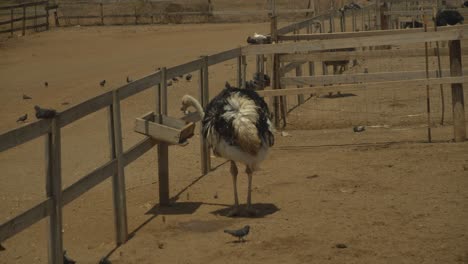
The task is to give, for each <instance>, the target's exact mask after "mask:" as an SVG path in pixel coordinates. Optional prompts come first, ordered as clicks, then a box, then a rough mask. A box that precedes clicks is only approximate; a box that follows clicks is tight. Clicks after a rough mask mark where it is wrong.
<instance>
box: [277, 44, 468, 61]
mask: <svg viewBox="0 0 468 264" xmlns="http://www.w3.org/2000/svg"><path fill="white" fill-rule="evenodd" d="M462 52H463V54H465V55H468V48H467V47H464V48H462ZM428 55H429V56H437V50H436V49H435V48H434V49H429V50H428ZM448 55H449V51H448V49H440V56H448ZM423 56H425V52H424V49H404V50H366V51H334V52H312V53H297V54H284V55H281V56H280V61H281V62H291V61H334V60H352V59H368V58H385V57H388V58H408V57H423Z"/></svg>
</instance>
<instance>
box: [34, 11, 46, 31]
mask: <svg viewBox="0 0 468 264" xmlns="http://www.w3.org/2000/svg"><path fill="white" fill-rule="evenodd" d="M46 8H47V7H46ZM34 31H35V32H37V5H34Z"/></svg>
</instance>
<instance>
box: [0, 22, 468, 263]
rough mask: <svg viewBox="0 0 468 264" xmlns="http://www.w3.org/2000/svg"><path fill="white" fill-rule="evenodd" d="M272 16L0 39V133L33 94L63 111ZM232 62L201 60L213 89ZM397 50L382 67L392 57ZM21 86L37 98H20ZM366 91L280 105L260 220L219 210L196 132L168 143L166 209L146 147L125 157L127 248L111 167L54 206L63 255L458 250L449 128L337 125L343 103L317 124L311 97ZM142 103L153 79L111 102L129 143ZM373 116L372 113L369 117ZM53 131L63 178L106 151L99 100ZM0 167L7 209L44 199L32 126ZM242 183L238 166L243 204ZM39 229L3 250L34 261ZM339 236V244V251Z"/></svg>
mask: <svg viewBox="0 0 468 264" xmlns="http://www.w3.org/2000/svg"><path fill="white" fill-rule="evenodd" d="M268 27H269V25H268V24H239V25H234V24H223V25H179V26H154V27H150V26H140V27H132V26H128V27H105V28H99V27H96V28H93V27H91V28H83V27H82V28H66V29H60V30H54V31H50V32H45V33H41V34H35V35H29V36H27V37H24V38H19V39H11V40H9V41H7V42H2V43H0V58H1V59H0V79H1V80H2V86H1V87H0V92H1V94H2V96H1V97H0V120H1V122H0V131H1V132H5V131H7V130H9V129H12V128H15V127H16V126H18V124H16V123H15V120H16V118H17V117H18V116H19V115H21V114H24V113H28V114H29V115H30V117H31V120H34V118H33V111H32V106H33V105H34V104H39V105H42V106H47V107H54V108H57V109H58V110H63V109H65V108H67V107H69V106H70V105H73V104H76V103H79V102H81V101H83V100H85V99H86V98H89V97H91V96H93V95H97V94H100V93H102V92H103V91H107V90H109V89H112V88H116V87H118V86H120V85H122V84H124V83H125V79H126V76H130V77H131V78H133V79H136V78H139V77H141V76H144V75H146V74H148V73H150V72H152V71H154V70H155V68H156V67H161V66H173V65H177V64H179V63H182V62H186V61H189V60H191V59H193V58H196V57H197V56H199V55H203V54H212V53H215V52H217V51H222V50H226V49H229V48H232V47H236V46H238V45H240V44H243V43H244V40H245V37H246V36H247V34H251V33H252V32H255V31H257V32H266V31H267V30H268ZM251 61H252V60H251V59H249V62H251ZM235 63H236V62H235V61H234V60H233V61H229V62H225V63H222V64H220V65H218V66H215V67H212V68H210V90H211V93H212V94H215V93H216V91H218V90H219V89H220V88H221V87H222V86H223V84H224V82H225V81H231V82H233V83H235V82H234V80H235V75H236V72H235ZM392 63H394V64H392ZM398 63H400V62H398V61H393V62H392V61H390V62H388V64H387V65H393V66H391V67H394V68H393V69H395V68H397V67H398ZM251 65H252V64H251ZM359 67H365V64H361V66H359ZM251 68H252V67H249V72H251V71H252V69H251ZM358 69H359V68H356V69H355V70H356V71H357V70H358ZM194 75H195V78H194V79H193V80H192V81H191V82H186V81H179V82H177V83H175V84H174V85H173V86H172V88H171V90H170V91H169V96H170V103H169V105H170V111H169V114H170V115H173V116H180V113H179V112H178V111H177V109H178V106H179V103H178V101H179V98H180V96H181V95H183V94H185V93H191V94H194V95H196V94H197V89H196V87H197V82H198V80H197V78H196V74H194ZM102 79H106V80H107V83H108V84H107V85H106V87H104V88H101V87H100V86H99V82H100V81H101V80H102ZM44 81H48V82H49V86H48V87H44V85H43V82H44ZM396 91H397V94H399V92H398V90H396ZM23 93H25V94H28V95H30V96H31V97H33V99H32V100H30V101H23V100H22V99H21V96H22V94H23ZM408 94H410V93H408ZM372 95H373V94H372V93H370V94H366V98H369V99H372ZM374 95H379V97H378V98H379V100H376V101H377V102H379V103H377V104H376V107H377V108H375V109H374V110H375V111H380V113H382V114H383V115H387V116H391V114H392V113H391V112H390V113H389V109H391V108H388V105H387V104H388V103H391V102H388V100H387V101H386V99H388V96H386V95H385V94H383V95H382V94H379V93H378V92H375V93H374ZM363 96H364V95H362V94H359V95H358V96H354V97H349V98H338V99H336V100H332V99H326V98H315V97H314V98H312V99H311V100H308V101H307V103H306V104H305V105H304V106H301V107H299V108H298V109H297V110H295V111H293V112H292V114H291V118H290V119H289V123H290V124H289V130H288V131H287V132H288V133H289V136H281V134H280V133H277V135H276V137H277V142H276V145H275V147H274V148H273V149H272V151H271V155H270V157H269V158H268V159H267V160H266V161H265V163H264V164H263V166H262V170H261V171H259V172H258V173H256V174H255V175H254V181H253V184H254V192H253V201H254V203H255V206H256V208H257V209H258V210H259V211H260V212H261V214H260V216H259V217H257V218H229V217H226V216H225V213H226V211H227V210H229V207H230V205H231V204H232V202H233V195H232V182H231V177H230V175H229V166H227V164H226V163H225V161H224V160H222V159H218V158H214V159H213V168H214V170H213V172H211V173H210V174H208V175H205V176H201V175H200V169H199V154H198V149H199V143H198V135H196V136H195V137H194V138H193V139H192V140H191V144H189V145H188V146H186V147H171V149H170V155H171V157H170V162H171V164H170V169H171V186H170V189H171V195H172V196H173V197H174V202H175V203H174V204H173V206H171V207H169V208H159V207H158V206H157V197H158V193H157V183H158V182H157V161H156V150H154V149H153V150H151V151H149V152H148V153H147V154H145V155H144V156H142V157H141V158H140V159H138V160H137V161H136V162H134V163H133V164H131V165H130V166H128V167H127V168H126V170H125V173H126V184H127V188H126V189H127V205H128V216H129V218H128V220H129V231H130V232H131V234H132V236H131V237H132V238H131V239H130V240H129V241H128V243H126V244H125V245H123V246H121V247H118V248H115V245H114V228H113V212H112V195H111V184H110V181H109V180H107V181H106V182H104V183H103V184H101V185H99V186H97V187H96V188H94V189H93V190H91V191H89V192H88V193H86V194H85V195H84V196H82V197H80V198H79V199H77V200H76V201H74V202H73V203H71V204H70V205H68V206H67V207H65V208H64V230H63V231H64V239H65V248H66V249H67V251H68V254H69V255H70V256H71V257H72V258H74V259H75V260H77V261H78V263H97V262H98V260H99V259H100V258H101V257H103V256H106V255H110V260H111V261H112V263H155V262H161V263H220V262H225V263H311V262H313V263H468V251H467V248H468V226H467V224H466V219H467V218H468V206H467V199H468V191H467V187H468V152H467V151H466V149H467V147H468V145H467V143H458V144H455V143H451V142H449V141H450V139H451V133H452V132H451V128H450V127H449V126H442V127H438V128H437V131H439V132H440V134H439V135H440V136H439V137H438V140H439V143H434V144H428V143H423V141H424V139H425V131H426V129H425V128H424V127H420V123H419V122H415V123H414V122H408V123H404V122H396V123H395V125H399V126H394V125H392V126H386V127H368V128H367V130H366V131H365V132H363V133H354V132H353V131H352V129H351V128H350V126H351V125H354V124H355V123H353V122H348V123H345V124H347V125H341V124H342V123H343V122H341V120H345V119H347V118H346V116H343V115H341V116H336V115H331V114H329V115H328V117H329V118H330V119H332V120H336V121H339V122H335V123H333V122H331V123H330V124H328V125H326V126H323V127H317V125H316V123H321V122H322V120H326V119H327V118H326V117H325V115H323V114H322V115H323V116H321V117H320V118H316V117H317V113H318V111H319V109H320V108H325V107H327V106H330V105H332V106H333V108H334V109H335V108H338V107H339V105H344V106H345V107H346V105H348V106H349V107H354V108H356V107H358V106H356V104H354V106H351V105H352V102H359V100H363V99H362V97H363ZM408 98H410V99H408ZM408 98H406V99H405V100H407V101H408V102H407V106H405V107H406V108H405V109H406V110H405V111H402V113H403V114H407V113H410V114H411V113H414V111H415V109H419V107H420V106H421V105H420V104H421V103H420V100H419V99H420V97H418V96H410V97H408ZM411 98H412V99H411ZM384 99H385V100H384ZM347 100H357V101H347ZM410 100H414V101H410ZM370 101H371V100H370ZM65 102H68V103H69V105H63V103H65ZM371 105H372V104H371ZM379 105H380V107H378V106H379ZM153 107H154V102H153V91H152V90H148V91H146V92H144V93H142V94H139V95H137V96H134V97H132V98H129V99H127V100H125V101H124V102H123V103H122V109H123V113H122V120H123V130H124V147H125V148H128V147H130V146H132V145H133V144H135V143H136V142H137V141H138V140H139V139H141V138H142V137H141V136H140V135H138V134H136V133H135V132H133V122H134V118H135V117H136V116H138V115H141V114H143V113H146V112H148V111H151V110H152V109H153ZM398 113H400V112H398ZM349 116H351V115H348V117H349ZM385 120H387V119H385V118H381V119H377V120H372V119H371V121H370V122H369V123H368V124H369V125H375V124H377V123H378V122H381V121H385ZM356 122H358V121H356ZM359 122H360V121H359ZM330 127H345V128H343V129H327V128H330ZM311 128H324V129H321V130H310V129H311ZM62 133H63V143H62V145H63V150H62V161H63V168H62V171H63V186H64V187H66V186H68V185H70V184H71V183H73V182H75V181H76V180H78V179H79V178H81V177H82V176H83V175H85V174H86V173H87V172H89V171H91V170H92V169H94V168H95V167H97V166H98V165H100V164H102V163H103V162H105V161H106V160H107V159H108V151H109V147H108V143H107V124H106V112H105V111H101V112H98V113H96V114H93V115H91V116H88V117H86V118H84V119H82V120H80V121H78V122H76V123H73V124H72V125H69V126H67V127H65V128H64V129H63V132H62ZM0 167H1V172H2V173H1V176H0V179H1V182H2V184H1V185H0V199H1V201H2V205H1V207H0V221H1V222H3V221H6V220H7V219H10V218H11V217H14V216H15V215H17V214H19V213H21V212H22V211H24V210H25V209H27V208H29V207H31V206H33V205H35V204H36V203H38V202H39V201H41V200H42V199H43V198H44V197H45V194H44V189H45V188H44V186H45V184H44V183H45V182H44V181H45V177H44V157H43V139H38V140H34V141H32V142H30V143H27V144H24V145H22V146H19V147H17V148H15V149H12V150H9V151H7V152H4V153H0ZM242 171H243V169H242ZM246 186H247V185H246V177H244V173H241V175H240V182H239V193H240V195H241V196H240V198H241V202H245V198H246V189H247V187H246ZM245 224H249V225H250V226H251V227H252V229H251V234H250V235H249V236H248V237H247V242H245V243H234V239H233V238H231V237H229V236H227V235H226V234H224V233H223V232H222V231H223V229H225V228H230V229H232V228H239V227H242V226H243V225H245ZM46 230H47V223H46V221H41V222H40V223H38V224H36V225H34V226H33V227H31V228H30V229H28V230H26V231H24V232H22V233H20V234H18V235H17V236H15V237H13V238H11V239H9V240H7V241H5V242H4V243H3V244H2V245H3V246H4V247H5V248H6V251H2V252H0V263H46V262H47V236H46ZM339 243H342V244H345V245H346V246H347V248H344V249H339V248H337V247H336V245H337V244H339Z"/></svg>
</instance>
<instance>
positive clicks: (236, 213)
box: [227, 206, 241, 217]
mask: <svg viewBox="0 0 468 264" xmlns="http://www.w3.org/2000/svg"><path fill="white" fill-rule="evenodd" d="M240 214H241V211H240V209H239V207H237V206H236V207H234V208H232V209H231V211H229V212H228V214H227V216H228V217H235V216H240Z"/></svg>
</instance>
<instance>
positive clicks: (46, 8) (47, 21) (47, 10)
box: [44, 4, 50, 30]
mask: <svg viewBox="0 0 468 264" xmlns="http://www.w3.org/2000/svg"><path fill="white" fill-rule="evenodd" d="M44 8H45V11H46V30H49V26H50V23H49V7H48V6H47V4H46V5H45V7H44Z"/></svg>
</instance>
